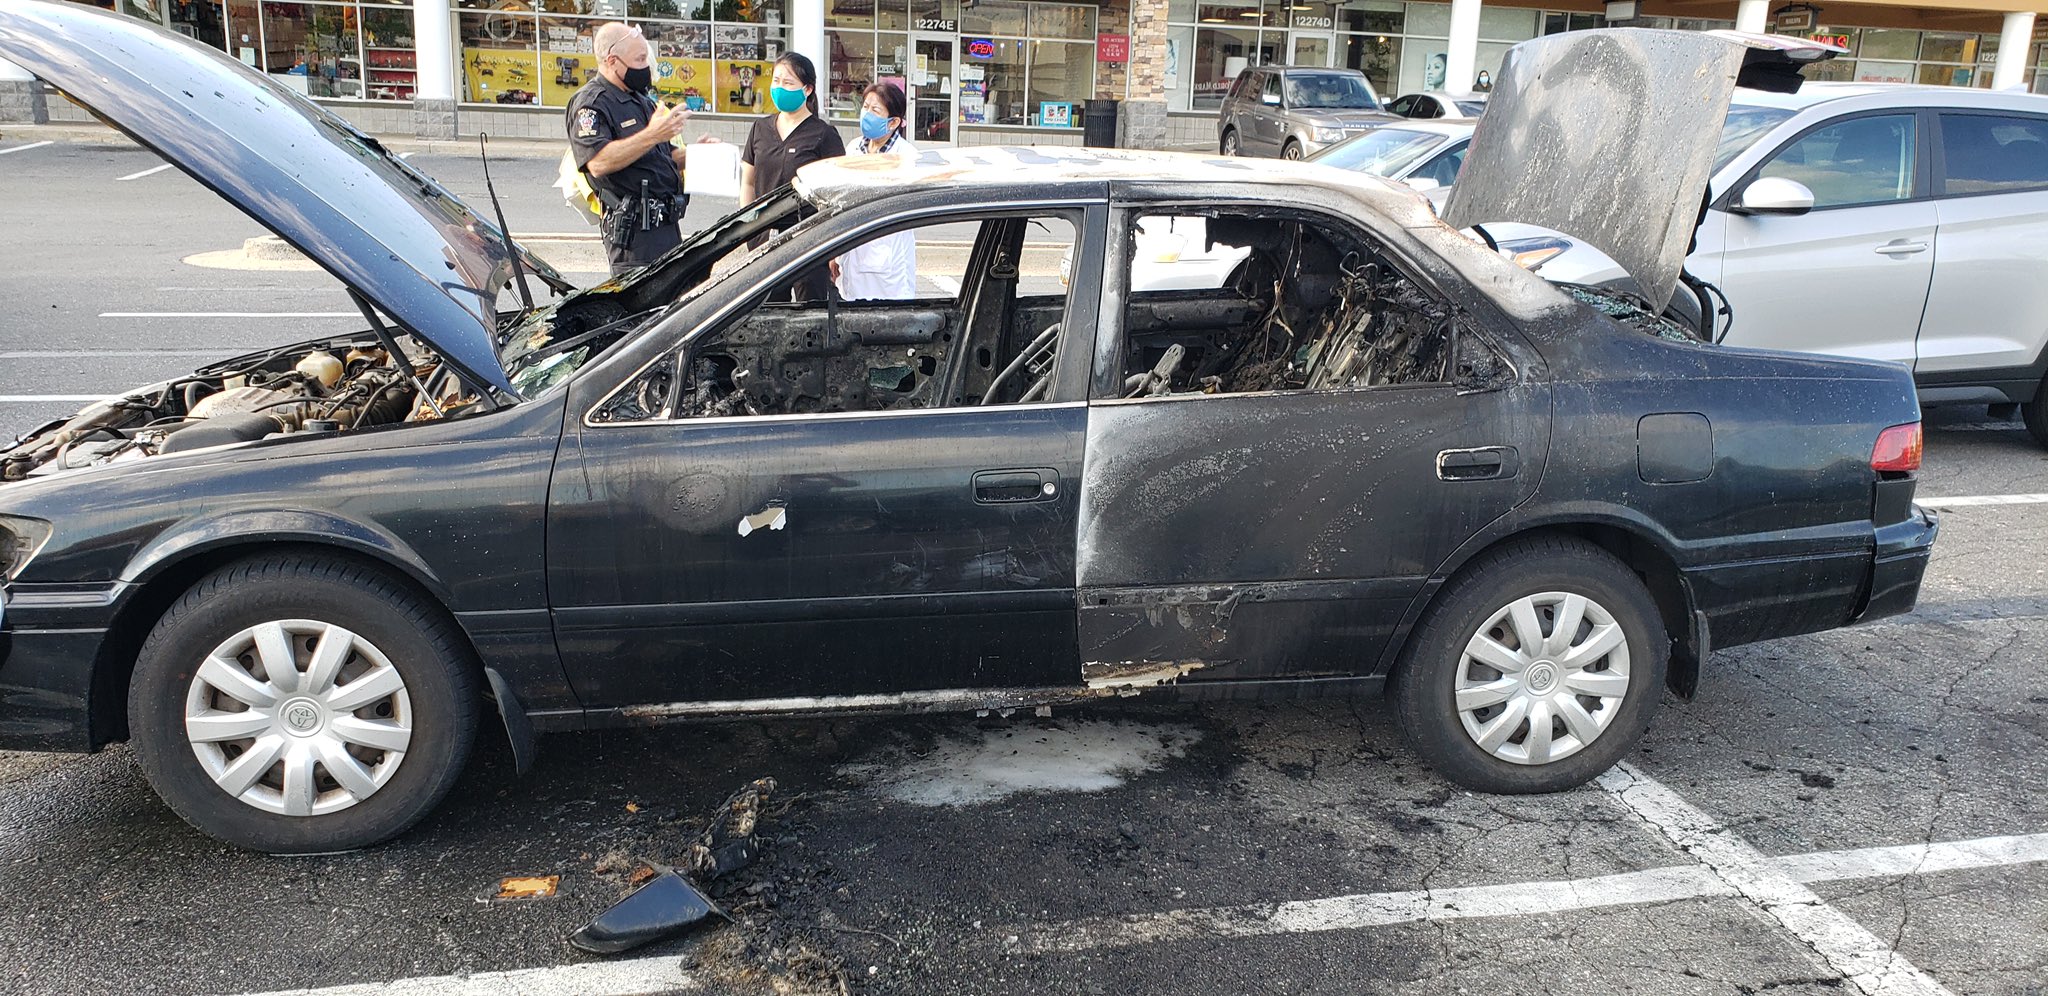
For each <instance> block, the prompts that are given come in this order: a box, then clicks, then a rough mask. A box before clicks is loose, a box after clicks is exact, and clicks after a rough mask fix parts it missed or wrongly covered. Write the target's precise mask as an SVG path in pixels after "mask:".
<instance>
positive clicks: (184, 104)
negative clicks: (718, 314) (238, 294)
mask: <svg viewBox="0 0 2048 996" xmlns="http://www.w3.org/2000/svg"><path fill="white" fill-rule="evenodd" d="M0 58H5V59H7V60H8V61H11V62H13V63H15V64H16V65H19V66H21V67H22V68H24V69H26V70H28V71H29V72H32V73H34V74H35V75H37V76H39V77H41V78H43V79H44V80H46V81H48V82H49V83H51V84H52V85H54V86H56V87H57V88H59V89H61V90H63V91H64V92H65V93H67V94H69V95H70V96H71V97H73V98H75V99H76V100H78V101H79V102H80V103H82V104H84V105H86V106H87V107H88V108H90V109H91V110H92V111H93V113H94V114H96V115H98V116H99V117H100V118H101V120H103V121H106V122H107V123H108V124H110V125H112V126H113V127H115V128H118V129H120V130H121V131H123V132H126V133H127V134H128V135H129V136H130V137H132V138H134V139H135V140H136V141H137V142H139V143H141V144H142V145H143V146H144V147H146V148H149V149H151V150H153V151H155V152H156V153H157V154H159V155H161V156H163V157H164V158H165V159H166V160H168V161H170V162H172V163H174V164H176V165H177V166H178V167H179V168H180V169H183V170H184V171H185V172H187V173H190V174H191V175H192V176H193V178H195V179H197V180H198V181H199V182H200V183H203V184H205V185H206V186H208V187H210V188H212V189H213V190H214V191H215V192H217V193H219V194H220V195H221V196H223V197H225V198H227V199H228V201H229V202H231V203H233V204H234V205H235V206H236V207H239V208H241V209H242V210H243V211H246V212H248V214H249V215H250V217H253V218H255V219H256V220H257V221H258V222H261V223H262V224H263V225H264V227H266V228H268V229H270V230H271V231H273V232H275V233H277V235H278V236H279V237H281V238H283V239H284V240H285V241H286V242H289V243H291V244H292V245H293V246H294V247H296V248H297V249H298V250H299V251H300V252H303V253H305V254H306V256H307V258H309V259H311V260H313V261H314V262H316V263H318V264H320V266H322V267H324V268H325V269H327V270H328V271H329V272H331V273H333V274H334V275H335V276H336V277H338V278H340V279H341V281H342V282H343V283H345V284H347V285H348V286H349V288H350V289H352V290H354V291H355V292H357V293H358V294H360V295H362V297H363V298H365V299H367V300H368V301H369V302H370V304H371V305H373V306H374V307H376V308H377V310H379V311H381V312H383V313H384V314H386V315H389V316H390V317H391V319H392V320H393V321H394V322H396V323H397V324H398V325H400V326H401V327H402V328H403V329H404V330H405V331H408V332H411V333H412V334H413V335H415V336H417V337H418V338H419V339H421V340H422V341H424V342H426V343H427V344H428V345H429V346H431V347H433V349H434V350H435V351H436V352H438V353H440V354H441V356H442V358H444V359H446V360H447V361H448V362H449V363H450V364H452V365H454V366H455V367H456V368H457V369H458V370H460V371H461V372H462V373H463V374H464V375H466V376H467V377H468V378H469V379H470V380H471V381H472V382H473V383H474V384H475V385H477V386H479V387H488V388H493V389H497V390H500V391H506V392H509V391H510V390H511V388H510V385H509V384H508V383H507V381H506V377H505V371H504V368H503V366H502V365H501V364H500V362H499V359H498V352H497V348H496V342H495V336H496V332H497V329H496V320H497V301H498V292H499V291H500V290H501V289H502V288H504V287H505V285H506V283H507V282H508V281H509V280H510V279H511V278H512V259H511V256H510V254H509V253H508V252H507V251H506V246H505V241H504V236H503V235H502V234H501V233H500V232H499V230H498V228H497V226H495V225H492V224H490V223H487V222H485V221H484V220H483V219H482V218H481V217H479V216H478V215H477V214H476V213H475V212H473V211H471V210H470V209H469V207H468V206H467V205H465V204H463V203H462V202H461V201H459V200H457V199H456V198H455V196H454V195H453V194H451V193H449V192H448V191H447V190H446V189H444V188H443V187H442V186H441V185H440V184H438V183H436V182H434V180H433V179H431V178H429V177H428V176H427V175H426V174H424V173H421V172H419V171H418V170H416V169H413V168H412V167H411V166H410V165H407V164H406V163H405V162H404V161H403V160H401V159H399V158H398V157H397V156H395V155H392V154H390V153H389V152H387V151H386V150H385V149H384V147H383V146H382V145H380V144H378V142H377V140H376V139H374V138H371V137H369V136H368V135H365V134H363V133H362V132H360V131H357V130H356V129H355V128H354V127H353V126H351V125H349V124H348V123H347V122H346V121H343V120H342V119H341V118H339V117H337V116H335V115H334V114H333V113H331V112H329V111H328V110H326V109H325V108H323V107H320V106H319V105H318V104H315V103H313V102H312V101H311V100H308V99H306V98H305V97H304V96H302V95H300V94H297V93H294V92H293V91H291V90H289V89H286V88H285V87H283V86H280V85H278V84H276V83H274V82H272V80H271V79H270V78H269V77H267V76H265V75H263V74H262V73H259V72H257V71H256V70H254V69H251V68H250V67H248V66H245V65H243V64H241V63H240V62H236V61H234V60H233V59H230V58H228V57H227V56H226V55H224V54H222V53H221V52H219V51H217V50H215V49H212V48H209V47H207V46H205V45H202V44H200V43H198V42H196V41H193V40H191V39H189V38H185V37H183V36H180V35H178V34H175V33H173V32H169V31H165V30H163V29H161V28H157V27H154V26H152V25H149V24H145V23H144V22H142V21H140V20H138V19H136V18H133V17H127V16H123V15H120V14H114V13H109V12H106V11H102V10H99V9H97V8H94V7H88V6H85V5H83V4H76V3H60V2H47V0H10V2H8V3H6V4H5V5H0ZM519 252H520V255H521V257H522V259H523V260H524V262H525V265H526V266H527V267H529V268H530V269H531V270H532V271H533V272H535V273H536V274H537V275H539V276H540V277H541V278H542V279H543V280H545V281H547V282H548V283H549V284H550V285H551V286H554V287H555V288H556V289H557V290H567V289H569V286H570V285H569V284H568V283H567V282H565V281H563V280H562V278H561V277H560V275H558V274H556V273H555V271H554V270H553V268H551V267H549V266H547V264H545V263H542V262H541V261H540V260H539V259H538V258H536V257H534V256H533V254H532V253H530V252H527V251H526V250H524V249H521V250H519Z"/></svg>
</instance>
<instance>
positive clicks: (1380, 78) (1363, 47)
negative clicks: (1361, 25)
mask: <svg viewBox="0 0 2048 996" xmlns="http://www.w3.org/2000/svg"><path fill="white" fill-rule="evenodd" d="M1340 65H1342V66H1343V67H1344V68H1347V69H1356V70H1358V71H1359V72H1362V73H1364V74H1365V78H1366V79H1368V80H1370V81H1372V88H1373V92H1375V93H1377V94H1379V95H1380V99H1381V100H1383V101H1384V100H1392V99H1394V97H1395V96H1396V94H1395V93H1394V86H1395V83H1396V82H1397V81H1396V79H1395V74H1396V73H1398V72H1399V71H1400V68H1401V40H1400V39H1399V38H1389V37H1386V36H1384V35H1345V36H1344V56H1343V61H1342V62H1341V63H1340Z"/></svg>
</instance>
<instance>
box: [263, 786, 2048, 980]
mask: <svg viewBox="0 0 2048 996" xmlns="http://www.w3.org/2000/svg"><path fill="white" fill-rule="evenodd" d="M1624 768H1625V771H1626V773H1625V774H1623V775H1621V776H1620V778H1619V780H1618V784H1619V788H1618V789H1617V788H1616V787H1615V786H1611V785H1607V784H1606V783H1605V781H1604V780H1603V787H1606V788H1608V790H1609V791H1610V792H1616V793H1617V795H1620V796H1621V797H1622V801H1623V802H1624V803H1625V804H1627V805H1629V806H1630V808H1631V809H1634V810H1635V811H1636V812H1638V813H1639V814H1641V813H1643V812H1644V811H1645V810H1646V809H1647V810H1648V811H1649V812H1651V813H1654V814H1656V816H1657V818H1658V820H1662V821H1664V823H1658V824H1657V825H1658V829H1660V830H1664V824H1665V823H1668V824H1670V825H1671V826H1681V825H1683V826H1686V827H1689V828H1692V830H1690V831H1688V838H1687V839H1692V838H1691V836H1690V834H1691V833H1692V832H1694V831H1696V832H1698V833H1701V834H1704V835H1706V836H1708V837H1710V838H1719V839H1717V840H1713V841H1711V842H1710V846H1708V847H1707V848H1706V850H1707V852H1708V853H1711V854H1713V855H1715V856H1716V858H1719V859H1724V860H1722V863H1721V866H1720V867H1717V866H1716V865H1714V864H1712V863H1706V859H1705V858H1702V862H1703V863H1701V864H1692V865H1675V866H1672V867H1668V868H1651V869H1648V870H1646V871H1636V872H1623V873H1621V874H1617V875H1601V876H1598V877H1595V878H1583V879H1573V880H1568V881H1556V882H1518V883H1511V884H1507V885H1481V886H1467V887H1462V888H1454V889H1431V890H1426V891H1411V892H1377V893H1363V894H1359V895H1350V896H1333V897H1330V898H1328V899H1310V900H1303V901H1299V902H1289V903H1278V904H1263V905H1252V906H1223V907H1211V908H1207V909H1191V910H1172V911H1169V912H1165V913H1147V914H1136V915H1132V916H1116V917H1094V918H1089V919H1085V920H1070V921H1068V922H1066V923H1061V924H1053V925H1048V926H1042V927H1038V928H1035V929H1034V930H1033V931H1032V932H1031V933H1030V934H1029V935H1028V936H1026V937H1022V938H1020V944H1021V946H1023V947H1025V948H1027V949H1029V950H1033V951H1038V952H1043V953H1053V952H1078V951H1087V950H1092V949H1097V948H1112V947H1128V946H1132V945H1138V944H1149V943H1157V942H1162V941H1187V940H1214V939H1217V938H1225V937H1259V936H1266V935H1272V934H1297V933H1315V932H1320V931H1329V930H1356V929H1361V928H1367V927H1381V926H1387V925H1390V924H1397V923H1409V922H1413V921H1417V920H1457V919H1472V918H1478V917H1502V916H1522V915H1533V916H1548V915H1555V914H1557V913H1561V912H1565V911H1569V910H1579V909H1597V908H1600V907H1608V906H1634V905H1642V904H1648V903H1664V902H1672V901H1676V900H1685V899H1717V898H1718V899H1728V898H1734V897H1737V896H1745V895H1748V892H1746V891H1745V889H1744V887H1743V886H1742V885H1741V884H1738V880H1739V881H1741V882H1747V883H1750V884H1751V887H1752V888H1756V887H1757V883H1762V885H1763V886H1766V887H1768V888H1770V889H1772V890H1775V891H1776V892H1777V893H1780V894H1784V895H1787V896H1796V895H1797V894H1799V893H1804V894H1805V895H1807V896H1809V897H1811V896H1812V893H1811V892H1807V891H1806V890H1805V889H1804V888H1803V885H1805V884H1810V883H1814V882H1839V881H1847V880H1851V879H1861V878H1886V877H1893V876H1900V875H1929V874H1933V873H1936V872H1950V871H1966V870H1969V869H1973V868H1997V867H2004V866H2008V865H2019V864H2030V863H2036V862H2048V833H2037V834H2027V835H2023V836H2012V837H1981V838H1977V839H1975V840H1960V841H1943V842H1939V843H1933V844H1908V845H1903V846H1897V847H1865V848H1858V849H1855V850H1848V851H1817V852H1813V853H1809V854H1793V855H1786V856H1784V857H1778V858H1766V857H1763V856H1762V855H1761V854H1757V853H1756V852H1755V851H1754V850H1753V849H1750V848H1749V847H1748V845H1746V844H1741V843H1740V842H1736V841H1733V839H1732V838H1729V837H1728V835H1727V834H1726V832H1725V831H1724V830H1723V829H1722V828H1720V827H1718V826H1715V825H1714V824H1713V823H1712V821H1711V820H1708V819H1707V817H1706V816H1705V814H1703V813H1700V812H1699V811H1698V810H1697V809H1694V808H1693V807H1692V806H1691V805H1689V804H1687V803H1685V802H1684V801H1682V800H1678V799H1677V797H1676V796H1673V795H1671V794H1670V790H1669V789H1665V788H1664V787H1663V786H1662V785H1658V784H1657V783H1655V782H1653V781H1651V780H1649V778H1647V777H1646V776H1644V775H1643V774H1642V773H1641V772H1639V771H1636V770H1635V769H1634V768H1632V767H1627V766H1624ZM1651 786H1655V790H1656V791H1652V790H1651ZM1659 793H1661V794H1659ZM1688 814H1690V815H1688ZM1644 818H1645V819H1646V820H1649V819H1650V818H1649V817H1648V816H1645V817H1644ZM1652 822H1655V821H1652ZM1666 833H1667V834H1668V833H1670V831H1666ZM1673 839H1674V840H1677V838H1676V837H1674V838H1673ZM1728 845H1732V846H1733V847H1735V848H1740V849H1741V851H1742V852H1747V853H1746V854H1745V853H1734V854H1733V855H1732V859H1730V858H1729V855H1728V854H1727V853H1726V851H1727V846H1728ZM1680 846H1681V847H1683V846H1685V845H1684V844H1682V843H1681V844H1680ZM1687 850H1688V851H1690V852H1691V853H1693V854H1694V856H1695V857H1701V852H1700V851H1694V850H1693V849H1692V848H1687ZM1735 866H1739V867H1740V870H1741V874H1739V875H1736V874H1730V873H1729V872H1727V871H1725V870H1724V869H1727V868H1730V867H1735ZM1805 902H1806V903H1807V904H1810V905H1812V906H1818V907H1819V908H1821V909H1825V910H1827V912H1828V913H1834V911H1833V910H1832V909H1828V908H1827V907H1824V906H1820V901H1819V898H1818V897H1813V898H1810V899H1808V900H1805ZM1767 909H1768V907H1767ZM1771 912H1772V915H1774V916H1780V914H1779V913H1778V912H1777V911H1775V910H1773V911H1771ZM1834 915H1836V916H1840V914H1838V913H1836V914H1834ZM1780 919H1781V921H1782V919H1783V917H1782V916H1780ZM1850 926H1851V927H1852V928H1854V930H1856V931H1862V928H1861V927H1858V926H1856V925H1854V924H1853V923H1852V924H1850ZM1863 932H1864V933H1866V934H1867V933H1868V932H1867V931H1863ZM1802 936H1803V935H1802ZM1872 940H1874V938H1872ZM1816 947H1818V946H1816ZM1887 953H1888V952H1887ZM1888 964H1889V966H1890V968H1891V973H1892V975H1891V981H1890V982H1889V983H1888V984H1885V985H1880V986H1878V987H1877V988H1871V987H1870V986H1869V985H1866V980H1864V979H1860V978H1857V977H1854V976H1852V977H1851V978H1852V980H1853V981H1855V982H1856V984H1857V985H1858V986H1859V987H1862V988H1863V990H1864V992H1866V993H1872V994H1876V993H1884V994H1887V996H1889V994H1894V993H1922V994H1931V996H1953V994H1949V993H1948V990H1946V989H1943V988H1941V987H1940V986H1939V985H1938V984H1934V983H1933V982H1932V980H1926V976H1925V975H1924V974H1921V973H1918V971H1917V970H1912V971H1913V976H1907V975H1904V974H1902V972H1903V971H1904V970H1908V969H1911V966H1910V965H1909V964H1907V963H1906V961H1905V959H1903V958H1900V957H1899V956H1897V955H1896V954H1890V955H1889V961H1888ZM1914 978H1917V979H1921V980H1926V981H1927V982H1928V984H1929V985H1933V988H1912V987H1909V986H1908V985H1907V983H1909V982H1911V981H1913V979H1914ZM697 987H698V984H697V982H696V981H695V980H694V979H693V978H691V977H690V976H689V975H688V974H687V973H685V972H683V971H682V969H681V966H680V960H679V959H678V958H676V957H675V956H673V955H668V956H657V957H652V958H639V959H634V960H630V961H616V962H603V963H595V964H591V963H585V964H575V965H557V966H552V967H548V968H530V969H520V970H518V971H510V972H479V973H476V974H474V975H436V976H424V977H418V978H411V979H398V980H395V981H392V982H376V983H363V984H359V985H347V986H333V987H330V988H326V989H294V990H290V991H288V992H278V993H263V994H258V996H455V994H460V996H496V994H499V993H539V994H548V993H591V994H597V996H638V994H642V993H658V992H667V991H671V990H674V989H679V988H680V989H694V988H697Z"/></svg>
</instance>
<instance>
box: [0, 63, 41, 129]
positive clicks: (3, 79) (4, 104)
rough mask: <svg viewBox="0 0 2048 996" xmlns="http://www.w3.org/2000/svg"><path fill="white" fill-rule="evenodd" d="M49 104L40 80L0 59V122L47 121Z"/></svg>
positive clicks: (28, 122)
mask: <svg viewBox="0 0 2048 996" xmlns="http://www.w3.org/2000/svg"><path fill="white" fill-rule="evenodd" d="M49 122H50V107H49V104H48V102H47V101H46V100H45V99H44V97H43V87H42V84H40V83H37V82H36V78H35V76H34V75H33V74H31V73H30V72H29V71H28V70H26V69H23V68H21V67H20V66H17V65H15V64H14V63H12V62H7V61H5V60H0V123H5V124H48V123H49Z"/></svg>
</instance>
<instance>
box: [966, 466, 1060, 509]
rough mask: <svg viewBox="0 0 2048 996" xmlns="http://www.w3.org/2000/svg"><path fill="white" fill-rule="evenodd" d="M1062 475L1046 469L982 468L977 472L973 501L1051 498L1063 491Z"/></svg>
mask: <svg viewBox="0 0 2048 996" xmlns="http://www.w3.org/2000/svg"><path fill="white" fill-rule="evenodd" d="M1059 476H1060V475H1059V473H1058V472H1056V471H1053V470H1047V469H1036V470H984V471H980V472H978V473H976V474H975V475H974V501H975V503H976V504H981V505H1008V504H1012V503H1014V502H1024V501H1051V500H1053V499H1054V498H1057V497H1059V494H1060V486H1059Z"/></svg>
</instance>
